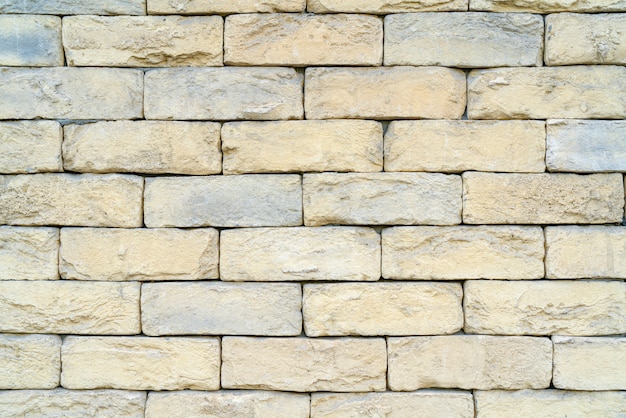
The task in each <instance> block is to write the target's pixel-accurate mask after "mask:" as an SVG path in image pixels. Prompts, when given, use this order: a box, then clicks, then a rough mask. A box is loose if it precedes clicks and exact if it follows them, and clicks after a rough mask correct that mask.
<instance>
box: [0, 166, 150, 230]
mask: <svg viewBox="0 0 626 418" xmlns="http://www.w3.org/2000/svg"><path fill="white" fill-rule="evenodd" d="M142 190H143V179H142V178H141V177H138V176H125V175H119V174H110V175H94V174H83V175H73V174H32V175H17V176H0V223H6V224H10V225H75V226H111V227H116V226H117V227H134V226H141V218H142V214H141V198H142Z"/></svg>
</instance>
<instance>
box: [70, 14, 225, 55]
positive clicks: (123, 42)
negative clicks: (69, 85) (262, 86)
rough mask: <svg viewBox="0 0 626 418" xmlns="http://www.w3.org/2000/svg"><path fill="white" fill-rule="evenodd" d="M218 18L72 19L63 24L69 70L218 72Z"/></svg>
mask: <svg viewBox="0 0 626 418" xmlns="http://www.w3.org/2000/svg"><path fill="white" fill-rule="evenodd" d="M223 29H224V22H223V20H222V18H221V17H219V16H198V17H180V16H166V17H156V16H120V17H102V16H71V17H65V18H64V19H63V46H64V47H65V55H66V58H67V62H68V65H72V66H73V65H75V66H118V67H175V66H221V65H222V61H223V57H222V55H223V53H222V43H223Z"/></svg>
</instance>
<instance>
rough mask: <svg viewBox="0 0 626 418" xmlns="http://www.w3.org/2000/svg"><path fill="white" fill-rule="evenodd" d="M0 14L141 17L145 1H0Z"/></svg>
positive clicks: (143, 12) (144, 8) (144, 9)
mask: <svg viewBox="0 0 626 418" xmlns="http://www.w3.org/2000/svg"><path fill="white" fill-rule="evenodd" d="M0 13H28V14H46V15H47V14H50V15H90V14H94V15H143V14H146V0H81V1H79V2H77V1H74V0H28V1H15V0H0Z"/></svg>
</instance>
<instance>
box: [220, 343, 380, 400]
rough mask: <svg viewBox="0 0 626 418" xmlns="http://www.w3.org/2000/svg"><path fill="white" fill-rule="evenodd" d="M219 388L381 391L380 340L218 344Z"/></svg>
mask: <svg viewBox="0 0 626 418" xmlns="http://www.w3.org/2000/svg"><path fill="white" fill-rule="evenodd" d="M222 347H223V349H222V387H223V388H226V389H270V390H284V391H292V392H316V391H335V392H367V391H382V390H385V384H386V383H385V374H386V373H385V371H386V369H387V355H386V349H385V340H384V339H382V338H367V339H359V338H339V339H315V338H246V337H224V338H223V339H222Z"/></svg>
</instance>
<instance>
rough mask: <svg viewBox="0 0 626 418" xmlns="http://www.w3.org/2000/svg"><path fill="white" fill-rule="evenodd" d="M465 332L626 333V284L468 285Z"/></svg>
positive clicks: (466, 290)
mask: <svg viewBox="0 0 626 418" xmlns="http://www.w3.org/2000/svg"><path fill="white" fill-rule="evenodd" d="M463 306H464V312H465V332H467V333H472V334H500V335H553V334H556V335H611V334H622V333H626V283H623V282H617V281H616V282H598V281H596V282H591V281H545V280H538V281H525V282H503V281H483V280H469V281H466V282H465V286H464V299H463Z"/></svg>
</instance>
